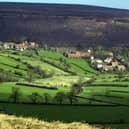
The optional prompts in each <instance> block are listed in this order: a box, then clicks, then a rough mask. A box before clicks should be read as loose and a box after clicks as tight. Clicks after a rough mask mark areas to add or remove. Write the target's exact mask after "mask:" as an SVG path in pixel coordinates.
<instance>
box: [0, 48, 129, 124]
mask: <svg viewBox="0 0 129 129" xmlns="http://www.w3.org/2000/svg"><path fill="white" fill-rule="evenodd" d="M34 70H35V71H34ZM44 71H45V74H46V75H48V74H50V73H51V75H50V76H46V75H45V76H44V75H42V73H43V72H44ZM40 74H41V75H40ZM0 76H1V77H4V78H6V77H7V78H8V77H11V79H13V81H10V80H7V81H4V82H1V83H0V103H1V104H0V110H2V111H5V112H7V113H13V114H17V115H23V116H24V115H25V114H26V116H33V117H38V118H40V119H44V120H50V121H51V120H61V121H71V120H72V121H85V122H91V123H97V124H98V123H100V124H105V125H108V124H111V123H113V124H114V126H117V125H118V124H122V123H124V124H125V123H126V124H128V122H129V121H128V116H129V115H128V114H129V110H128V109H129V108H128V106H129V80H128V77H129V73H128V71H126V72H125V73H124V75H123V76H122V78H120V76H118V74H117V73H100V72H98V71H96V70H95V69H93V68H91V67H90V65H89V63H88V59H81V58H72V59H70V58H66V57H65V56H63V55H62V54H60V53H56V52H52V51H44V50H38V54H37V52H35V51H34V50H27V51H23V52H19V51H13V50H10V51H9V50H8V51H1V52H0ZM30 77H31V81H30V80H28V78H30ZM80 80H81V81H82V84H83V85H82V86H83V87H82V91H81V92H79V93H78V94H76V95H74V96H73V98H72V99H73V103H72V104H73V105H71V103H70V99H69V97H68V94H69V93H70V91H71V87H72V85H74V84H76V83H78V82H79V81H80ZM89 81H91V82H90V83H89ZM17 83H19V84H22V85H19V84H18V85H17ZM27 84H29V85H27ZM51 87H52V88H53V87H54V88H55V89H51ZM14 88H18V90H19V91H20V95H19V99H18V101H17V103H21V104H16V103H15V102H14V101H13V100H10V96H11V95H12V92H13V89H14ZM60 92H61V93H64V95H65V96H64V98H63V100H62V102H61V103H60V105H59V102H58V101H57V100H56V99H55V98H56V95H57V94H58V93H60ZM35 93H36V94H37V96H36V101H34V100H32V99H33V98H32V97H33V96H32V95H33V94H35ZM45 94H48V95H49V99H48V98H47V99H48V100H47V101H48V103H47V104H50V105H44V104H45V96H44V95H45ZM58 99H59V98H58ZM23 103H24V104H23ZM34 103H35V104H34ZM57 104H58V105H57ZM30 108H31V110H29V109H30ZM23 109H24V110H23ZM77 112H78V114H77ZM124 113H125V115H122V114H124ZM68 115H69V116H70V117H68ZM98 116H99V117H98ZM115 124H117V125H115Z"/></svg>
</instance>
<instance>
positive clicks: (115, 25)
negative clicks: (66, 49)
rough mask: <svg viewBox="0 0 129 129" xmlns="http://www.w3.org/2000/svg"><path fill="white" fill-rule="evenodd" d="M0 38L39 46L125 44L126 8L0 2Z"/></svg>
mask: <svg viewBox="0 0 129 129" xmlns="http://www.w3.org/2000/svg"><path fill="white" fill-rule="evenodd" d="M0 30H1V31H0V40H1V41H10V40H23V39H31V40H36V41H37V42H39V43H40V45H41V46H43V45H44V44H48V45H51V46H72V47H78V48H83V46H85V47H87V46H91V45H92V46H94V45H105V46H108V47H110V46H113V45H114V46H116V45H121V44H122V45H128V43H129V36H128V34H129V11H128V10H121V9H113V8H104V7H97V6H86V5H62V4H29V3H0Z"/></svg>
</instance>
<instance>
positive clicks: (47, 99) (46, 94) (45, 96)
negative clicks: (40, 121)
mask: <svg viewBox="0 0 129 129" xmlns="http://www.w3.org/2000/svg"><path fill="white" fill-rule="evenodd" d="M43 96H44V102H45V104H48V102H49V100H50V95H49V94H48V93H45V94H44V95H43Z"/></svg>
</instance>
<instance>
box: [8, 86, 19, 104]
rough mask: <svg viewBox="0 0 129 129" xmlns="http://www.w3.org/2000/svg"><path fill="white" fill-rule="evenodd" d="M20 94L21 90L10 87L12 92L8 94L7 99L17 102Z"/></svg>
mask: <svg viewBox="0 0 129 129" xmlns="http://www.w3.org/2000/svg"><path fill="white" fill-rule="evenodd" d="M20 96H21V91H20V89H19V88H17V87H12V93H11V95H10V96H9V99H13V102H14V103H17V102H19V100H20Z"/></svg>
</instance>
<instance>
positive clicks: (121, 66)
mask: <svg viewBox="0 0 129 129" xmlns="http://www.w3.org/2000/svg"><path fill="white" fill-rule="evenodd" d="M117 67H118V70H119V71H125V70H126V67H125V65H118V66H117Z"/></svg>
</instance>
